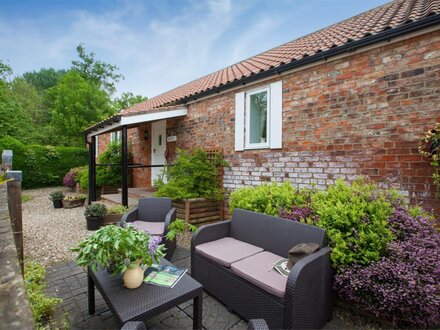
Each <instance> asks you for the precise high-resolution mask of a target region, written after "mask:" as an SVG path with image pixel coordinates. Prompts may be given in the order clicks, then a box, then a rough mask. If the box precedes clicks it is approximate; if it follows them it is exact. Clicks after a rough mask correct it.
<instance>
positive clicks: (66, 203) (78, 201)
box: [63, 194, 86, 209]
mask: <svg viewBox="0 0 440 330" xmlns="http://www.w3.org/2000/svg"><path fill="white" fill-rule="evenodd" d="M85 201H86V195H83V194H80V195H73V196H66V197H64V198H63V207H64V208H66V209H71V208H74V207H79V206H83V205H84V202H85Z"/></svg>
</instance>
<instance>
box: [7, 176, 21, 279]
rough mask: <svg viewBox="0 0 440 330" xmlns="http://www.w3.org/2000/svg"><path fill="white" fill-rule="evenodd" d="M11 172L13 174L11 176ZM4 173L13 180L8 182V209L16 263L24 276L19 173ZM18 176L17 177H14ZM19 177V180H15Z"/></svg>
mask: <svg viewBox="0 0 440 330" xmlns="http://www.w3.org/2000/svg"><path fill="white" fill-rule="evenodd" d="M11 172H15V173H14V174H13V175H11ZM11 172H6V177H7V178H8V177H13V178H15V180H14V181H10V182H8V183H7V184H8V208H9V217H10V219H11V226H12V232H13V234H14V241H15V246H16V248H17V254H18V261H19V262H20V266H21V272H22V274H23V275H24V267H23V266H24V264H23V258H24V255H23V213H22V209H21V171H11ZM15 174H18V175H15ZM18 177H19V179H17V178H18Z"/></svg>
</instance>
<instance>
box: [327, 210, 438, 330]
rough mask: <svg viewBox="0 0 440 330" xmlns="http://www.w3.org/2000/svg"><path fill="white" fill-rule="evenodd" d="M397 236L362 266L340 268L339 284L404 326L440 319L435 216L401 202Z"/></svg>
mask: <svg viewBox="0 0 440 330" xmlns="http://www.w3.org/2000/svg"><path fill="white" fill-rule="evenodd" d="M388 223H389V225H390V229H391V231H392V233H393V234H394V236H395V238H396V240H395V241H393V242H390V243H389V244H388V246H387V252H386V254H385V256H384V257H383V258H382V259H381V260H380V261H377V262H373V263H372V264H370V265H368V266H366V267H362V266H360V265H352V266H348V267H346V268H343V269H340V272H339V273H338V274H337V275H336V277H335V289H336V291H337V293H338V294H339V296H340V297H342V298H344V299H345V300H347V301H349V302H351V303H355V304H356V305H358V306H360V307H361V308H362V309H365V310H367V311H369V312H371V313H373V314H375V315H376V316H377V317H380V318H384V319H388V320H391V321H392V322H393V323H394V324H395V325H396V326H398V327H407V326H411V327H418V328H420V327H427V328H429V327H435V326H438V325H439V324H440V285H439V283H440V233H439V232H438V231H437V230H436V229H435V227H434V226H433V223H432V221H431V220H430V219H428V218H426V217H422V216H417V217H413V216H411V215H410V213H409V211H408V210H407V209H405V208H403V207H401V206H398V207H396V209H395V211H394V213H393V215H392V216H391V217H390V218H389V219H388Z"/></svg>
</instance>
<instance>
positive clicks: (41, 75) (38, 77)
mask: <svg viewBox="0 0 440 330" xmlns="http://www.w3.org/2000/svg"><path fill="white" fill-rule="evenodd" d="M66 73H67V71H66V70H64V69H63V70H55V69H54V68H49V69H46V68H41V69H40V70H39V71H32V72H26V73H24V74H23V78H24V80H26V82H27V83H28V84H30V85H32V86H34V87H35V88H36V89H37V90H38V91H40V92H41V91H45V90H46V89H49V88H51V87H53V86H55V85H56V84H58V81H59V80H60V78H61V77H62V76H63V75H64V74H66Z"/></svg>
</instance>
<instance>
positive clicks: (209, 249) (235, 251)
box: [196, 237, 263, 267]
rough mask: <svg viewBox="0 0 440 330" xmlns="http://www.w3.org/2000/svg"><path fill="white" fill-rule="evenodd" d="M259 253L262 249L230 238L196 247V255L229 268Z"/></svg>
mask: <svg viewBox="0 0 440 330" xmlns="http://www.w3.org/2000/svg"><path fill="white" fill-rule="evenodd" d="M261 251H263V249H262V248H260V247H258V246H255V245H252V244H248V243H246V242H242V241H239V240H236V239H235V238H232V237H224V238H221V239H218V240H216V241H211V242H208V243H204V244H200V245H197V246H196V254H199V255H201V256H204V257H205V258H207V259H210V260H212V261H214V262H216V263H218V264H220V265H222V266H225V267H231V264H232V263H233V262H236V261H238V260H241V259H243V258H247V257H249V256H252V255H254V254H256V253H258V252H261Z"/></svg>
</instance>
